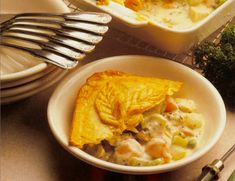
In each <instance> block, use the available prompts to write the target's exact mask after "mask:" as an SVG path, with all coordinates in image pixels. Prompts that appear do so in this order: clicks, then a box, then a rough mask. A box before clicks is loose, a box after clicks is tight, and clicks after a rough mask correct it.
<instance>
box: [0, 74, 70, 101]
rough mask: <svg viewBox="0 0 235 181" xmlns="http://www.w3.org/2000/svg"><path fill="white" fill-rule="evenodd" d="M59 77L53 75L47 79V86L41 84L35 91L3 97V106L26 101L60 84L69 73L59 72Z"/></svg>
mask: <svg viewBox="0 0 235 181" xmlns="http://www.w3.org/2000/svg"><path fill="white" fill-rule="evenodd" d="M57 73H58V75H57V74H56V75H51V76H48V77H47V80H46V82H47V83H45V84H40V85H39V86H38V87H35V88H34V89H32V90H30V91H28V92H24V93H22V94H18V95H15V96H11V97H3V98H1V104H2V105H4V104H10V103H13V102H16V101H19V100H22V99H25V98H27V97H30V96H32V95H34V94H36V93H39V92H41V91H43V90H44V89H46V88H49V87H50V86H52V85H53V84H55V83H56V82H58V81H59V80H60V79H62V78H63V77H64V76H65V74H66V73H67V71H63V72H57Z"/></svg>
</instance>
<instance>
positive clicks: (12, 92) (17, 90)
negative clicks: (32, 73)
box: [1, 69, 65, 98]
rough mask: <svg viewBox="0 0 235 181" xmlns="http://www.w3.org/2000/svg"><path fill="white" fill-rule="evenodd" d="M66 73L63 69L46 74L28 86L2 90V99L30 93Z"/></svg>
mask: <svg viewBox="0 0 235 181" xmlns="http://www.w3.org/2000/svg"><path fill="white" fill-rule="evenodd" d="M64 71H65V70H62V69H56V70H54V71H52V72H50V73H48V74H46V75H45V76H43V77H41V78H39V79H36V80H34V81H32V82H29V83H27V84H23V85H20V86H17V87H12V88H8V89H2V90H1V98H3V97H4V98H5V97H11V96H17V95H20V94H23V93H25V92H29V91H31V90H33V89H35V88H37V87H40V86H42V85H45V84H47V83H49V81H51V80H52V79H55V78H56V77H57V76H59V75H60V74H63V72H64Z"/></svg>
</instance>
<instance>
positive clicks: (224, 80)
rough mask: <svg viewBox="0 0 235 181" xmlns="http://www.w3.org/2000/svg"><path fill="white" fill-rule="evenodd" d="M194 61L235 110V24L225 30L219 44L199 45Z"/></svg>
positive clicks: (206, 43)
mask: <svg viewBox="0 0 235 181" xmlns="http://www.w3.org/2000/svg"><path fill="white" fill-rule="evenodd" d="M194 60H195V64H196V66H197V67H198V68H200V69H201V70H202V72H203V74H204V76H205V77H206V78H207V79H208V80H210V81H211V83H212V84H213V85H214V86H215V87H216V88H217V89H218V91H219V92H220V94H221V95H222V97H223V99H224V101H225V102H226V103H227V105H228V106H230V107H232V108H235V23H234V24H232V25H230V26H228V27H227V28H225V30H224V31H223V32H222V35H221V39H220V42H219V43H218V44H215V43H211V42H203V43H201V44H199V45H198V46H197V47H196V48H195V51H194Z"/></svg>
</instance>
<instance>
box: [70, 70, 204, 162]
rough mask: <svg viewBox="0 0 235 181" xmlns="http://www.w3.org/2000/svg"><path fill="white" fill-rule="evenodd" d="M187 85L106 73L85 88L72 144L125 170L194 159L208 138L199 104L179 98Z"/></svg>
mask: <svg viewBox="0 0 235 181" xmlns="http://www.w3.org/2000/svg"><path fill="white" fill-rule="evenodd" d="M181 86H182V83H181V82H178V81H171V80H165V79H159V78H154V77H143V76H137V75H132V74H127V73H123V72H119V71H104V72H99V73H95V74H94V75H92V76H91V77H89V78H88V79H87V81H86V83H85V84H84V85H83V86H82V87H81V88H80V90H79V93H78V97H77V101H76V107H75V111H74V115H73V120H72V126H71V134H70V139H69V144H70V145H71V146H76V147H78V148H80V149H83V150H84V151H86V152H88V153H89V154H91V155H93V156H96V157H98V158H101V159H103V160H107V161H110V162H115V163H119V164H124V165H132V166H149V165H159V164H164V163H168V162H172V161H174V160H179V159H182V158H184V157H186V156H187V155H189V154H190V153H191V152H192V151H193V150H194V149H195V148H196V146H197V145H198V143H199V141H200V137H201V135H202V127H203V123H204V121H203V117H202V115H201V114H199V113H197V112H196V105H195V103H194V101H192V100H189V99H182V98H174V97H173V95H174V93H176V92H178V91H179V90H180V88H181Z"/></svg>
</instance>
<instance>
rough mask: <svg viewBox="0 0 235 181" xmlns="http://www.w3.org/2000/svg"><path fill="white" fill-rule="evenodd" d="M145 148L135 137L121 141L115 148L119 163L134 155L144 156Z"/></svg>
mask: <svg viewBox="0 0 235 181" xmlns="http://www.w3.org/2000/svg"><path fill="white" fill-rule="evenodd" d="M143 155H144V149H143V148H142V146H141V145H140V144H139V142H137V141H136V140H135V139H131V138H130V139H126V140H124V141H120V142H119V143H118V145H117V147H116V149H115V154H114V156H115V158H116V161H117V162H118V163H126V162H127V161H128V160H129V159H130V158H131V157H133V156H137V157H138V156H143Z"/></svg>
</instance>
